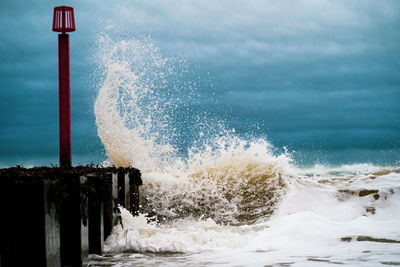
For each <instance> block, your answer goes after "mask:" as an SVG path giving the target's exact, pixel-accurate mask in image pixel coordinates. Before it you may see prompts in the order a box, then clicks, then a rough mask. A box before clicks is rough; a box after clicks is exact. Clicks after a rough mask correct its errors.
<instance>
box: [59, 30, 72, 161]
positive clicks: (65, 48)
mask: <svg viewBox="0 0 400 267" xmlns="http://www.w3.org/2000/svg"><path fill="white" fill-rule="evenodd" d="M70 91H71V82H70V70H69V35H68V34H65V33H63V34H59V35H58V107H59V133H60V166H61V167H70V166H71V93H70Z"/></svg>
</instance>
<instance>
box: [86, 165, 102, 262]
mask: <svg viewBox="0 0 400 267" xmlns="http://www.w3.org/2000/svg"><path fill="white" fill-rule="evenodd" d="M86 177H87V178H88V185H89V199H88V206H89V254H98V255H101V254H102V253H103V242H104V209H103V207H104V204H103V202H104V201H103V197H104V193H105V191H106V185H105V184H104V181H103V179H102V176H101V174H97V173H93V174H88V175H86Z"/></svg>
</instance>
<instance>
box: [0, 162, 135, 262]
mask: <svg viewBox="0 0 400 267" xmlns="http://www.w3.org/2000/svg"><path fill="white" fill-rule="evenodd" d="M141 184H142V180H141V173H140V171H139V170H138V169H135V168H118V169H117V168H96V167H72V168H48V167H36V168H31V169H26V168H21V167H13V168H8V169H0V245H1V248H0V267H8V266H46V267H47V266H54V267H59V266H62V267H66V266H74V267H75V266H85V265H86V261H87V256H88V254H99V255H101V254H102V253H103V242H104V240H105V239H106V238H107V236H108V235H109V234H110V233H111V230H112V227H113V226H114V225H116V224H117V223H122V221H121V217H120V212H119V208H118V207H119V206H118V205H121V206H124V207H125V208H127V209H129V211H130V212H131V213H132V214H134V215H135V214H137V213H138V211H139V186H140V185H141Z"/></svg>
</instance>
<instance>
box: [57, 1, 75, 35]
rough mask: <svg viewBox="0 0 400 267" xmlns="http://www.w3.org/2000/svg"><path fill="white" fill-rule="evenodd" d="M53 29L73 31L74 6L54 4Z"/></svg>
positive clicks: (64, 31)
mask: <svg viewBox="0 0 400 267" xmlns="http://www.w3.org/2000/svg"><path fill="white" fill-rule="evenodd" d="M53 31H55V32H61V33H63V34H64V33H66V32H73V31H75V18H74V8H73V7H70V6H56V7H55V8H54V15H53Z"/></svg>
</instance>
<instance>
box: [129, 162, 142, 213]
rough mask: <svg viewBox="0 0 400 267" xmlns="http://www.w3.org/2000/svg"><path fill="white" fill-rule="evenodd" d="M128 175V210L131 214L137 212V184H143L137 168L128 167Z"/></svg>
mask: <svg viewBox="0 0 400 267" xmlns="http://www.w3.org/2000/svg"><path fill="white" fill-rule="evenodd" d="M128 175H129V188H130V194H131V195H130V203H129V211H130V212H131V213H132V214H133V215H138V214H139V208H140V207H139V186H141V185H142V184H143V181H142V178H141V173H140V171H139V170H138V169H130V170H129V171H128Z"/></svg>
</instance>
